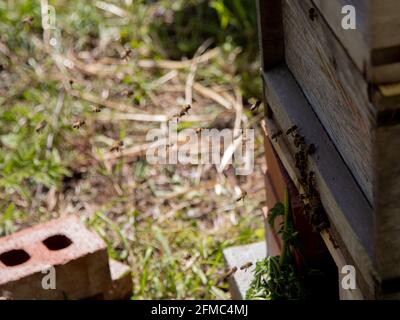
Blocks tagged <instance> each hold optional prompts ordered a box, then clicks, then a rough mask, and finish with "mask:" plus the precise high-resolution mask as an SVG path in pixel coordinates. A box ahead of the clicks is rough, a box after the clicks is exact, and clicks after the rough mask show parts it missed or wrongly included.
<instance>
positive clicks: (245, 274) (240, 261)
mask: <svg viewBox="0 0 400 320" xmlns="http://www.w3.org/2000/svg"><path fill="white" fill-rule="evenodd" d="M223 253H224V258H225V262H226V264H227V267H228V268H229V269H231V268H233V267H237V269H238V270H237V272H236V273H235V274H234V275H232V276H231V277H230V278H229V290H230V292H231V295H232V299H233V300H244V299H245V298H246V292H247V290H248V288H249V287H250V284H251V281H252V280H253V272H254V269H255V265H256V262H257V261H259V260H262V259H264V258H265V257H267V245H266V243H265V241H262V242H257V243H252V244H248V245H243V246H238V247H231V248H227V249H225V250H224V251H223ZM248 262H252V263H253V265H252V266H251V267H250V268H249V269H247V271H246V270H240V267H241V266H243V265H244V264H246V263H248Z"/></svg>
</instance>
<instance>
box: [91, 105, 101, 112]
mask: <svg viewBox="0 0 400 320" xmlns="http://www.w3.org/2000/svg"><path fill="white" fill-rule="evenodd" d="M92 112H93V113H98V112H101V108H100V107H98V106H92Z"/></svg>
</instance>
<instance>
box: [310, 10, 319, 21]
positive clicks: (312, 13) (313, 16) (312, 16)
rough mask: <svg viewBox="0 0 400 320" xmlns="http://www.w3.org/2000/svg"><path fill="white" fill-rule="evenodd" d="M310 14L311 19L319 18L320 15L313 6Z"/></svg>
mask: <svg viewBox="0 0 400 320" xmlns="http://www.w3.org/2000/svg"><path fill="white" fill-rule="evenodd" d="M308 16H309V18H310V19H311V21H314V20H315V19H317V17H318V15H317V12H316V10H315V9H314V8H311V9H310V10H309V11H308Z"/></svg>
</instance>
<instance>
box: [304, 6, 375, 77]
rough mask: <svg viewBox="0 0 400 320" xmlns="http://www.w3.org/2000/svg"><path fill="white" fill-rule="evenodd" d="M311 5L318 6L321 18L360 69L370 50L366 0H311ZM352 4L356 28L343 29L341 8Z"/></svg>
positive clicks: (368, 59) (368, 58) (367, 58)
mask: <svg viewBox="0 0 400 320" xmlns="http://www.w3.org/2000/svg"><path fill="white" fill-rule="evenodd" d="M312 3H313V5H314V6H315V7H316V8H318V10H319V12H320V13H321V15H322V17H320V18H322V19H325V20H326V22H327V24H328V25H329V27H330V28H331V30H332V31H333V33H334V34H335V35H336V37H337V38H338V39H339V40H340V42H341V43H342V45H343V47H344V48H345V50H346V51H347V52H348V54H349V55H350V57H351V58H352V59H353V61H354V62H355V64H356V65H357V67H358V69H359V70H360V71H364V69H365V66H366V65H368V64H369V61H370V55H369V53H370V50H369V41H368V32H369V31H368V15H369V8H368V6H369V2H368V0H362V1H360V0H312ZM345 5H352V6H354V7H355V8H356V12H357V19H356V22H357V28H356V29H355V30H345V29H343V28H342V19H343V17H344V15H343V14H342V8H343V6H345Z"/></svg>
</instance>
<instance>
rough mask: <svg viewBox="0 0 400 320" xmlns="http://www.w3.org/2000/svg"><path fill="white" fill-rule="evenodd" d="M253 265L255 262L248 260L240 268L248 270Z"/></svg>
mask: <svg viewBox="0 0 400 320" xmlns="http://www.w3.org/2000/svg"><path fill="white" fill-rule="evenodd" d="M252 265H253V262H247V263H245V264H244V265H242V266H241V267H240V270H244V271H247V269H249V268H250V267H251V266H252Z"/></svg>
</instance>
